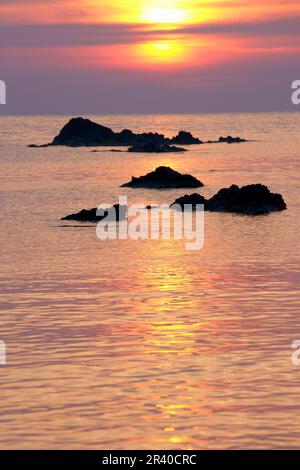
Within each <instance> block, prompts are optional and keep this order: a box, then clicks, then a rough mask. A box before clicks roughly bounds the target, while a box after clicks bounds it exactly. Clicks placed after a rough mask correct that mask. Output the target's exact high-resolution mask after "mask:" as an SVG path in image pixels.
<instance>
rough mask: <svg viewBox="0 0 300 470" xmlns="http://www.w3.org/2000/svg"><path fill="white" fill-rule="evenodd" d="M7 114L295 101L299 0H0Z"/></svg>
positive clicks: (248, 106)
mask: <svg viewBox="0 0 300 470" xmlns="http://www.w3.org/2000/svg"><path fill="white" fill-rule="evenodd" d="M0 22H1V26H0V64H1V66H0V79H2V80H5V81H6V82H7V88H8V96H7V99H8V104H7V105H6V107H5V108H4V107H3V106H2V107H1V109H0V112H1V114H3V113H5V112H6V113H22V114H30V113H79V112H80V113H81V114H83V113H100V114H101V113H147V112H158V113H161V112H165V113H172V112H186V113H188V112H232V111H246V112H247V111H272V110H289V109H292V105H291V101H290V95H291V91H290V86H291V83H292V81H294V80H296V79H300V60H299V58H300V55H299V53H300V4H299V0H287V1H283V0H261V1H258V0H253V1H252V2H249V1H246V0H232V1H230V0H228V1H225V0H216V1H214V0H205V1H201V0H199V1H194V0H185V1H178V0H173V1H171V0H153V1H148V0H130V1H126V0H123V1H122V0H115V1H113V2H111V1H108V0H77V1H75V0H73V1H72V0H52V1H44V0H27V1H26V0H1V3H0Z"/></svg>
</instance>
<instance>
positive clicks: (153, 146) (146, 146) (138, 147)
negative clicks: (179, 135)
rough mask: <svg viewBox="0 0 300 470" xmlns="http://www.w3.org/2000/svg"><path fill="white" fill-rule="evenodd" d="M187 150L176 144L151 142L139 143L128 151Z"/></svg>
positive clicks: (163, 151)
mask: <svg viewBox="0 0 300 470" xmlns="http://www.w3.org/2000/svg"><path fill="white" fill-rule="evenodd" d="M186 151H187V150H186V149H184V148H181V147H175V146H174V145H168V144H163V145H157V144H153V143H151V142H149V143H147V144H137V145H134V146H133V147H130V148H129V149H128V152H144V153H171V152H186Z"/></svg>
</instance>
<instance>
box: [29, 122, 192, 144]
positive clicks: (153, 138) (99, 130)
mask: <svg viewBox="0 0 300 470" xmlns="http://www.w3.org/2000/svg"><path fill="white" fill-rule="evenodd" d="M150 143H151V144H154V145H157V146H160V145H166V144H173V143H174V144H175V143H182V144H183V143H184V144H187V145H188V144H189V143H201V141H200V140H199V139H197V138H195V137H193V136H192V135H191V134H190V133H189V132H184V131H181V132H179V134H178V135H177V136H176V137H173V138H172V139H169V138H166V137H165V136H164V135H163V134H159V133H157V132H155V133H153V132H148V133H142V134H135V133H134V132H132V131H131V130H129V129H124V130H123V131H121V132H114V131H113V130H112V129H110V128H109V127H105V126H102V125H100V124H97V123H95V122H93V121H90V120H89V119H83V118H81V117H78V118H72V119H71V120H70V121H69V122H68V123H67V124H66V125H65V126H64V127H63V128H62V129H61V131H60V132H59V134H58V135H57V136H56V137H55V138H54V140H53V141H52V142H51V143H50V144H46V145H42V146H38V145H35V144H31V145H30V147H45V146H52V145H66V146H69V147H97V146H112V147H113V146H124V147H131V146H134V145H140V144H142V145H145V144H150Z"/></svg>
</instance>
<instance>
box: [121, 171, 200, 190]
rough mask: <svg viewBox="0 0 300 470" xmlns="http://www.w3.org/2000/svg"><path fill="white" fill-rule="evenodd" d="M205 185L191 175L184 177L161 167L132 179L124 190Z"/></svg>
mask: <svg viewBox="0 0 300 470" xmlns="http://www.w3.org/2000/svg"><path fill="white" fill-rule="evenodd" d="M202 186H203V183H201V181H199V180H197V178H195V177H194V176H191V175H182V174H181V173H179V172H178V171H175V170H172V168H169V167H165V166H160V167H158V168H156V170H155V171H152V172H151V173H148V174H147V175H145V176H140V177H139V178H135V177H132V180H131V181H130V182H129V183H125V184H123V185H122V187H123V188H149V189H167V188H170V189H171V188H201V187H202Z"/></svg>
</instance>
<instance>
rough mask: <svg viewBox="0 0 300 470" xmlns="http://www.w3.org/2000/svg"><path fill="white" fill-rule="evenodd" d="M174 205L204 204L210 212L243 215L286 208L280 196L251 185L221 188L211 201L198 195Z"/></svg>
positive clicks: (265, 212)
mask: <svg viewBox="0 0 300 470" xmlns="http://www.w3.org/2000/svg"><path fill="white" fill-rule="evenodd" d="M174 204H179V205H180V206H181V207H182V208H183V206H184V204H192V205H193V206H196V204H204V206H205V210H207V211H212V212H233V213H236V214H245V215H263V214H269V213H270V212H276V211H282V210H285V209H286V208H287V206H286V203H285V202H284V200H283V198H282V196H281V195H280V194H274V193H271V192H270V190H269V188H268V187H267V186H264V185H262V184H251V185H248V186H243V187H241V188H239V187H238V186H236V185H232V186H230V188H223V189H221V190H220V191H219V192H218V193H217V194H215V195H214V196H213V197H212V198H211V199H209V200H205V198H203V197H202V196H200V195H199V194H192V195H190V196H183V197H182V198H179V199H177V200H176V201H175V202H174V203H173V204H171V206H170V207H172V206H173V205H174Z"/></svg>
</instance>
